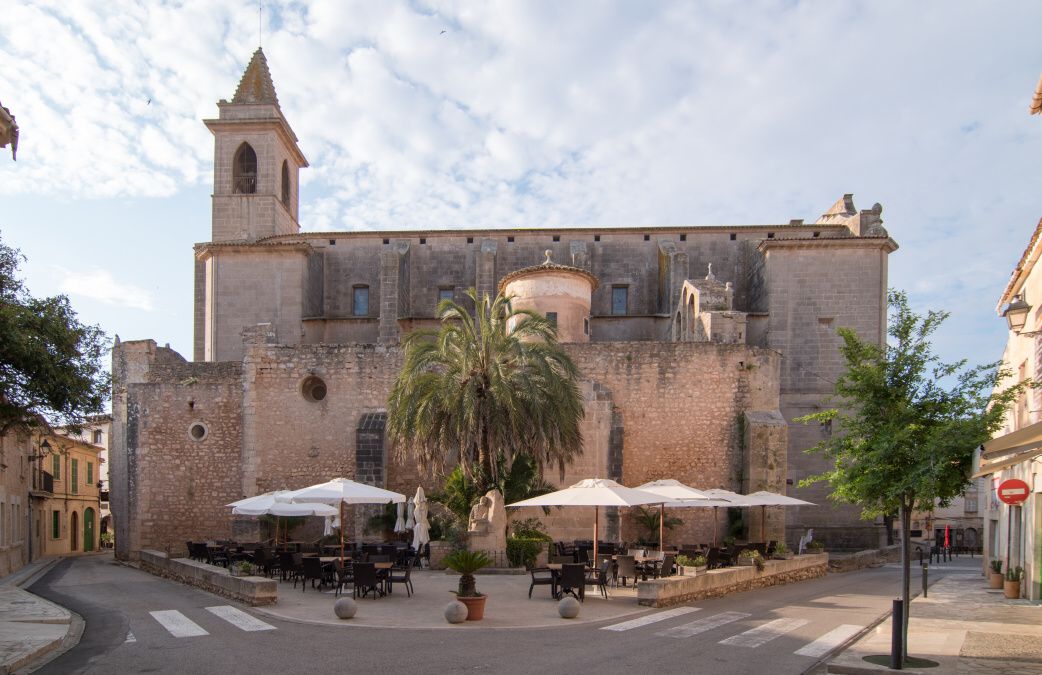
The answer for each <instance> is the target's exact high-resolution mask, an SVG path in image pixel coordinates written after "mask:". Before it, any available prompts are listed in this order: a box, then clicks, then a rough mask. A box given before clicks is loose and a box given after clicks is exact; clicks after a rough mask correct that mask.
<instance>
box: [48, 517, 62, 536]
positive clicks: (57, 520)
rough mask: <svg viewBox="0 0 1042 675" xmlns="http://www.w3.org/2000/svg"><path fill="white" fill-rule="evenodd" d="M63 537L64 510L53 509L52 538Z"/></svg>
mask: <svg viewBox="0 0 1042 675" xmlns="http://www.w3.org/2000/svg"><path fill="white" fill-rule="evenodd" d="M61 538H62V512H61V511H51V539H61Z"/></svg>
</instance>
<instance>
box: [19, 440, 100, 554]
mask: <svg viewBox="0 0 1042 675" xmlns="http://www.w3.org/2000/svg"><path fill="white" fill-rule="evenodd" d="M32 459H33V462H32V463H33V465H34V466H33V472H32V486H31V489H30V492H29V494H30V496H31V497H32V521H31V522H32V538H33V552H34V557H35V556H38V555H45V556H46V555H70V554H72V555H74V554H77V553H90V552H91V551H97V550H98V549H99V548H100V546H99V542H98V535H99V532H100V530H99V522H100V517H101V516H100V511H101V504H100V498H99V495H100V489H99V486H98V483H99V476H98V470H99V467H100V462H99V461H98V460H99V458H98V448H97V446H94V445H92V444H90V443H86V442H84V441H78V440H75V439H72V438H68V437H65V436H60V435H57V434H48V435H45V436H42V437H40V438H39V439H38V444H37V454H36V455H35V456H34V457H33V458H32Z"/></svg>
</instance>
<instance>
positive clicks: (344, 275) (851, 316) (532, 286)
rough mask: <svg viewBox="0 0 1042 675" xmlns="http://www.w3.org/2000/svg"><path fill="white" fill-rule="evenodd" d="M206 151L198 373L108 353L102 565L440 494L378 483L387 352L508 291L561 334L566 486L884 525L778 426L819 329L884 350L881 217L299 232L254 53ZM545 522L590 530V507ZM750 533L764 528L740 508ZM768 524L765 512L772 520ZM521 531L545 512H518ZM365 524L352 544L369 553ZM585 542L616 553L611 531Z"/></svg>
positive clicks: (822, 528)
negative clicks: (577, 432) (726, 500)
mask: <svg viewBox="0 0 1042 675" xmlns="http://www.w3.org/2000/svg"><path fill="white" fill-rule="evenodd" d="M217 107H218V111H219V113H218V115H217V117H216V118H215V119H208V120H205V124H206V126H207V127H208V128H209V129H210V131H211V132H212V133H213V136H214V185H213V214H212V219H213V222H212V236H211V241H209V242H205V243H199V244H196V245H195V248H194V256H195V314H194V324H195V333H194V336H195V338H194V353H193V354H192V355H191V358H190V359H189V358H186V356H184V355H181V354H178V353H177V352H175V351H173V350H171V349H170V348H168V347H160V346H158V345H157V343H156V342H155V341H153V340H135V341H123V342H117V344H116V345H115V348H114V350H113V357H112V358H113V403H112V412H113V425H112V437H111V453H110V454H111V466H110V480H111V501H112V510H113V520H114V523H115V528H116V541H117V546H118V550H117V554H118V555H119V556H120V557H136V555H137V552H138V551H140V550H141V549H143V548H157V549H164V548H173V549H174V550H177V549H179V548H183V546H184V542H185V540H189V539H200V538H228V537H230V536H233V535H239V536H248V534H244V533H249V531H250V530H249V528H251V527H253V528H254V534H255V533H256V529H255V528H256V527H257V526H256V524H255V523H250V522H236V521H235V520H234V519H233V518H232V516H231V515H230V510H229V509H228V508H226V507H225V506H224V505H225V504H227V503H228V502H231V501H233V500H235V499H239V498H242V497H243V496H249V495H254V494H258V493H261V492H265V491H268V490H273V489H280V488H298V487H303V486H305V485H309V484H312V483H317V482H320V481H325V480H328V479H330V478H333V477H336V476H346V477H349V478H353V479H356V480H360V481H364V482H368V483H373V484H376V485H380V486H383V487H387V488H389V489H393V490H396V491H399V492H403V493H410V494H411V493H412V492H414V491H415V489H416V486H417V485H423V486H424V487H425V488H427V489H430V488H434V487H437V485H438V484H439V480H438V477H436V476H432V475H430V474H429V472H428V471H426V470H421V469H420V468H418V467H417V466H415V464H414V463H413V462H405V463H398V462H396V461H395V459H394V456H393V452H392V451H391V449H390V448H388V447H387V444H386V443H385V436H384V426H385V422H386V412H385V401H386V398H387V394H388V392H389V390H390V387H391V383H392V381H393V380H394V378H395V376H396V374H397V372H398V369H399V366H400V364H401V362H402V353H401V350H400V348H399V343H400V340H401V337H402V335H403V334H405V333H407V332H409V331H411V330H413V329H415V328H421V327H433V326H435V325H436V324H437V318H436V316H435V308H436V306H437V304H438V302H439V300H441V299H443V298H453V299H456V300H462V299H463V293H464V292H465V291H466V290H467V289H468V288H471V287H473V288H476V289H477V291H478V292H479V293H491V294H494V293H496V292H497V291H500V290H505V291H507V292H510V293H513V294H514V295H515V296H516V298H517V299H516V302H517V303H518V304H521V305H523V306H526V307H530V308H534V309H536V310H538V311H540V312H545V313H546V314H547V315H548V316H550V317H551V318H552V319H554V320H556V322H557V325H558V328H559V331H560V334H561V337H562V341H563V342H565V343H566V344H565V348H566V349H567V350H568V352H569V354H571V356H572V357H573V358H574V360H575V361H576V363H577V364H578V365H579V366H580V368H581V372H582V375H583V383H582V391H583V395H584V400H585V413H586V417H585V421H584V422H583V434H584V439H585V447H584V452H583V455H582V456H581V458H579V460H578V461H577V462H576V463H575V464H574V465H572V466H571V467H570V468H569V470H568V472H567V475H566V476H565V477H564V480H563V481H561V480H560V477H559V476H558V475H557V474H556V473H555V472H550V473H548V475H547V476H546V478H547V479H548V480H551V481H553V482H555V483H561V484H565V485H567V484H571V482H574V481H576V480H578V479H581V478H587V477H607V478H612V479H615V480H617V481H619V482H621V483H623V484H625V485H629V486H635V485H638V484H640V483H643V482H646V481H649V480H654V479H658V478H675V479H678V480H680V481H683V482H685V483H687V484H689V485H692V486H695V487H702V488H713V487H722V488H726V489H731V490H736V491H740V492H752V491H755V490H761V489H766V490H772V491H776V492H783V493H788V494H790V495H794V496H798V497H800V498H803V499H807V500H810V501H812V502H816V503H818V504H820V506H817V507H801V508H792V509H788V510H787V511H784V512H783V511H781V510H769V512H768V516H767V523H766V532H767V538H769V539H781V538H783V537H784V538H785V539H786V540H787V541H788V542H789V544H790V546H792V545H793V544H794V543H795V540H796V539H798V537H799V536H800V535H801V534H802V533H803V532H804V531H805V530H806V529H807V528H814V530H815V539H819V540H824V541H825V542H826V543H827V544H829V545H830V546H833V547H836V548H854V547H870V546H876V545H878V542H879V535H880V530H881V526H880V525H878V524H874V523H871V522H865V521H862V520H860V519H859V515H858V510H857V509H856V508H852V507H846V506H842V505H836V504H833V503H831V502H829V501H828V500H827V499H826V494H827V489H826V488H825V487H824V486H820V485H819V486H815V487H812V488H806V489H800V488H798V487H797V486H798V483H799V481H800V479H802V478H804V477H806V476H808V475H811V474H813V473H816V472H817V471H819V470H820V469H821V468H822V460H821V459H820V458H818V457H816V456H812V455H807V454H805V453H804V452H803V450H804V449H805V448H807V447H808V446H810V445H812V444H814V443H815V442H817V441H818V440H819V439H820V438H822V434H826V433H830V431H831V430H830V429H828V428H823V427H821V426H819V425H811V426H807V425H801V424H796V423H793V422H792V420H793V419H794V418H796V417H799V416H801V415H804V414H806V413H810V412H813V411H815V410H818V409H820V408H821V407H822V406H824V405H826V401H827V399H828V396H829V394H830V393H831V392H832V389H833V383H834V382H835V380H836V378H837V377H838V376H839V375H840V373H841V372H842V369H843V367H842V360H841V357H840V355H839V352H838V349H837V346H838V342H839V340H838V337H837V335H836V328H837V327H840V326H848V327H851V328H854V329H856V330H857V331H858V332H859V334H860V335H862V337H864V338H867V339H871V340H882V339H884V333H885V318H886V303H885V297H886V288H887V259H888V256H889V254H890V253H891V252H893V251H894V250H896V248H897V244H896V243H895V242H894V241H893V240H892V239H891V238H890V237H889V236H888V234H887V231H886V230H885V229H884V228H883V226H882V220H881V218H880V214H881V212H882V209H881V207H879V205H876V206H874V207H873V208H872V209H869V210H862V211H859V210H857V209H855V207H854V203H853V199H852V196H851V195H844V196H843V197H842V198H840V199H839V200H838V201H837V202H836V203H835V204H834V205H833V206H831V207H830V208H829V209H828V210H827V211H826V212H825V213H824V214H823V215H822V216H821V217H820V218H818V219H817V220H816V221H814V222H804V221H802V220H790V221H787V222H781V223H775V224H763V225H740V226H738V225H713V226H697V227H695V226H690V227H662V228H657V227H632V228H629V227H623V228H607V227H605V228H595V227H593V228H581V229H580V228H575V229H568V228H564V229H494V230H476V229H475V230H471V229H457V230H437V231H415V230H387V231H372V232H305V231H302V230H301V224H300V222H299V219H298V213H299V201H298V194H299V192H298V187H299V176H300V171H301V169H304V168H306V167H307V166H308V163H307V159H306V158H305V157H304V155H303V153H302V152H301V150H300V148H299V147H298V145H297V137H296V135H295V134H294V133H293V129H292V128H291V127H290V124H289V122H288V121H287V119H286V118H285V116H284V115H283V113H282V110H281V108H280V106H279V101H278V97H277V96H276V93H275V87H274V85H273V83H272V80H271V75H270V73H269V71H268V66H267V62H266V60H265V56H264V53H263V52H262V51H261V50H260V49H258V50H257V52H256V53H255V54H254V55H253V58H252V60H251V61H250V63H249V65H248V66H247V68H246V71H245V73H244V75H243V77H242V80H241V81H240V83H239V86H238V88H237V89H236V91H235V95H234V96H233V97H232V99H231V100H230V101H228V100H221V101H220V102H218V104H217ZM582 511H583V509H558V510H556V511H555V512H553V513H551V514H550V515H549V516H546V517H545V518H544V521H545V522H546V524H547V525H548V527H549V530H550V532H551V534H553V535H554V536H555V537H558V538H568V539H571V538H585V539H588V538H589V537H590V536H591V530H590V523H591V522H592V518H593V513H592V509H591V513H588V514H587V513H582ZM753 511H756V512H751V513H747V514H745V523H746V525H747V527H749V528H750V530H749V531H750V532H753V533H756V534H758V533H759V529H758V528H759V525H760V523H759V520H758V519H759V518H760V514H759V512H758V510H753ZM775 511H776V512H775ZM518 515H520V517H527V516H541V517H542V513H541V512H540V511H537V512H535V513H531V514H526V513H521V514H518ZM674 515H677V516H678V517H680V518H682V520H683V521H684V522H683V525H681V526H679V527H678V528H677V529H676V530H674V531H672V532H671V533H670V534H669V536H670V539H671V540H672V541H674V542H677V543H681V542H691V543H697V542H705V541H712V539H713V529H714V527H715V528H719V529H718V533H719V534H720V535H721V536H722V535H723V534H725V532H724V531H723V529H724V527H725V521H726V518H721V519H720V521H719V523H718V524H716V525H714V518H713V513H712V510H711V509H705V510H702V509H685V510H684V511H679V510H678V511H677V512H676V513H675V514H674ZM363 516H364V514H363V513H361V512H359V513H357V514H353V515H352V516H351V518H350V519H349V521H348V523H347V527H348V532H349V533H351V534H353V535H354V536H356V537H359V538H364V537H365V536H366V534H365V532H364V530H363V521H364V518H363ZM600 527H601V532H602V533H603V534H602V536H607V537H608V538H611V539H619V538H621V539H625V540H630V541H632V540H634V539H636V538H637V537H639V536H640V535H641V534H642V533H641V531H639V530H638V529H637V525H636V523H635V522H634V521H633V519H632V517H631V516H630V514H628V513H626V512H625V511H622V512H619V511H617V510H613V509H605V510H602V511H601V523H600Z"/></svg>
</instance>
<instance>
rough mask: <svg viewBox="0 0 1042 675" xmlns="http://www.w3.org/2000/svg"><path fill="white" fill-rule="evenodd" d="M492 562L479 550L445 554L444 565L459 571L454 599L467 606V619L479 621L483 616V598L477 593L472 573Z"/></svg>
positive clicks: (483, 596)
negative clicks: (457, 587)
mask: <svg viewBox="0 0 1042 675" xmlns="http://www.w3.org/2000/svg"><path fill="white" fill-rule="evenodd" d="M491 564H492V559H491V558H489V557H488V556H487V555H485V554H484V553H482V552H481V551H453V552H452V553H450V554H449V555H447V556H445V566H446V567H448V568H449V569H450V570H452V571H454V572H459V574H460V578H459V590H457V591H454V592H455V593H456V599H457V600H459V601H460V602H462V603H463V604H464V605H466V606H467V621H480V620H481V619H483V618H484V617H485V598H486V597H487V596H485V595H483V594H481V593H478V589H477V580H475V579H474V573H475V572H477V571H478V570H480V569H481V568H483V567H488V566H489V565H491Z"/></svg>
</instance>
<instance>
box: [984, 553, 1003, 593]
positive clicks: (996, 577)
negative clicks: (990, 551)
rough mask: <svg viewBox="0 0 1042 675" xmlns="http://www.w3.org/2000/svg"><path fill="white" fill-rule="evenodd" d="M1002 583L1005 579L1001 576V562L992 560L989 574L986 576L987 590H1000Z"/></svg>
mask: <svg viewBox="0 0 1042 675" xmlns="http://www.w3.org/2000/svg"><path fill="white" fill-rule="evenodd" d="M1003 581H1005V579H1004V578H1003V576H1002V561H1001V560H992V561H991V574H990V575H988V588H995V589H999V588H1002V582H1003Z"/></svg>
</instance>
